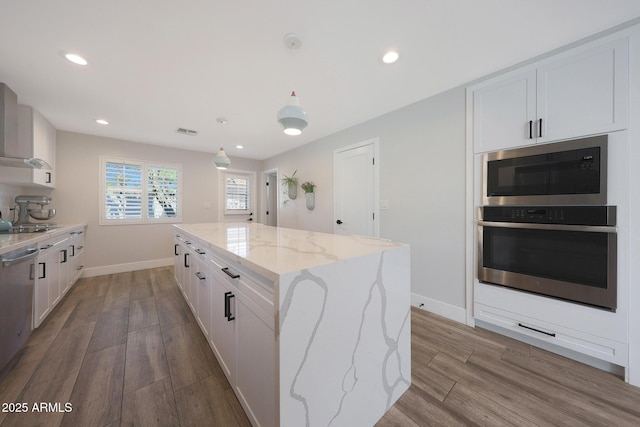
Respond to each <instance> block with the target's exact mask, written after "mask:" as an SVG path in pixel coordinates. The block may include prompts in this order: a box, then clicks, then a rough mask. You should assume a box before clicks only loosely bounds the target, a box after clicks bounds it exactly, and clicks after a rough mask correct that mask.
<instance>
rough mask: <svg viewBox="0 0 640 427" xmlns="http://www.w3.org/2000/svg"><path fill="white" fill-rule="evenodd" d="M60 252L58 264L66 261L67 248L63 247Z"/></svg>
mask: <svg viewBox="0 0 640 427" xmlns="http://www.w3.org/2000/svg"><path fill="white" fill-rule="evenodd" d="M60 252H62V261H60V264H64V263H65V262H67V250H66V249H63V250H61V251H60Z"/></svg>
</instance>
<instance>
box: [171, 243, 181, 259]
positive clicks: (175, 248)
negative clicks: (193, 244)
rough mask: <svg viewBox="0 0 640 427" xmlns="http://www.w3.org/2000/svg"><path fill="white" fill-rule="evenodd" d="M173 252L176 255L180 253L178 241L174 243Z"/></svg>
mask: <svg viewBox="0 0 640 427" xmlns="http://www.w3.org/2000/svg"><path fill="white" fill-rule="evenodd" d="M173 253H174V254H175V255H176V256H178V255H180V254H179V253H178V244H177V243H176V244H174V245H173Z"/></svg>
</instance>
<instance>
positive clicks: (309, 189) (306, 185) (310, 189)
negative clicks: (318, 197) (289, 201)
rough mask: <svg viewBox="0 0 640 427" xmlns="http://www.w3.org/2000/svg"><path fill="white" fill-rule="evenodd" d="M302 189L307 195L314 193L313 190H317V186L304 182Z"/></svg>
mask: <svg viewBox="0 0 640 427" xmlns="http://www.w3.org/2000/svg"><path fill="white" fill-rule="evenodd" d="M300 187H302V189H303V190H304V192H305V193H313V190H314V189H315V188H316V185H315V184H314V183H313V182H310V181H306V182H303V183H302V184H301V185H300Z"/></svg>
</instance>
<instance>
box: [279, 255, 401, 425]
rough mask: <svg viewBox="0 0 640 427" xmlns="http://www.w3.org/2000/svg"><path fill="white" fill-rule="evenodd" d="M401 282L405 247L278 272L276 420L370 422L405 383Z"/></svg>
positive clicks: (397, 396)
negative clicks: (278, 332) (278, 391)
mask: <svg viewBox="0 0 640 427" xmlns="http://www.w3.org/2000/svg"><path fill="white" fill-rule="evenodd" d="M409 280H410V278H409V248H408V247H407V246H403V247H399V248H395V249H390V250H387V251H384V252H382V253H378V254H370V255H366V256H364V257H360V258H357V259H350V260H346V261H344V262H340V263H337V264H332V265H325V266H319V267H314V268H311V269H308V270H303V271H300V272H298V273H293V274H288V275H285V276H284V277H281V278H280V283H279V296H280V334H279V341H280V349H281V351H280V359H279V369H280V425H281V426H350V427H353V426H372V425H374V424H375V423H376V422H377V421H378V420H379V419H380V418H381V417H382V415H384V413H385V412H386V411H387V410H388V409H389V408H390V407H391V405H393V403H394V402H395V401H396V400H397V399H398V398H399V397H400V396H401V395H402V393H404V392H405V391H406V390H407V389H408V388H409V386H410V384H411V317H410V290H409ZM336 284H340V286H335V285H336ZM284 349H286V351H283V350H284Z"/></svg>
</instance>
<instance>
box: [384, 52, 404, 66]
mask: <svg viewBox="0 0 640 427" xmlns="http://www.w3.org/2000/svg"><path fill="white" fill-rule="evenodd" d="M399 57H400V54H399V53H398V51H396V50H390V51H388V52H387V53H385V54H384V55H383V56H382V62H384V63H385V64H393V63H394V62H396V61H397V60H398V58H399Z"/></svg>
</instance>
